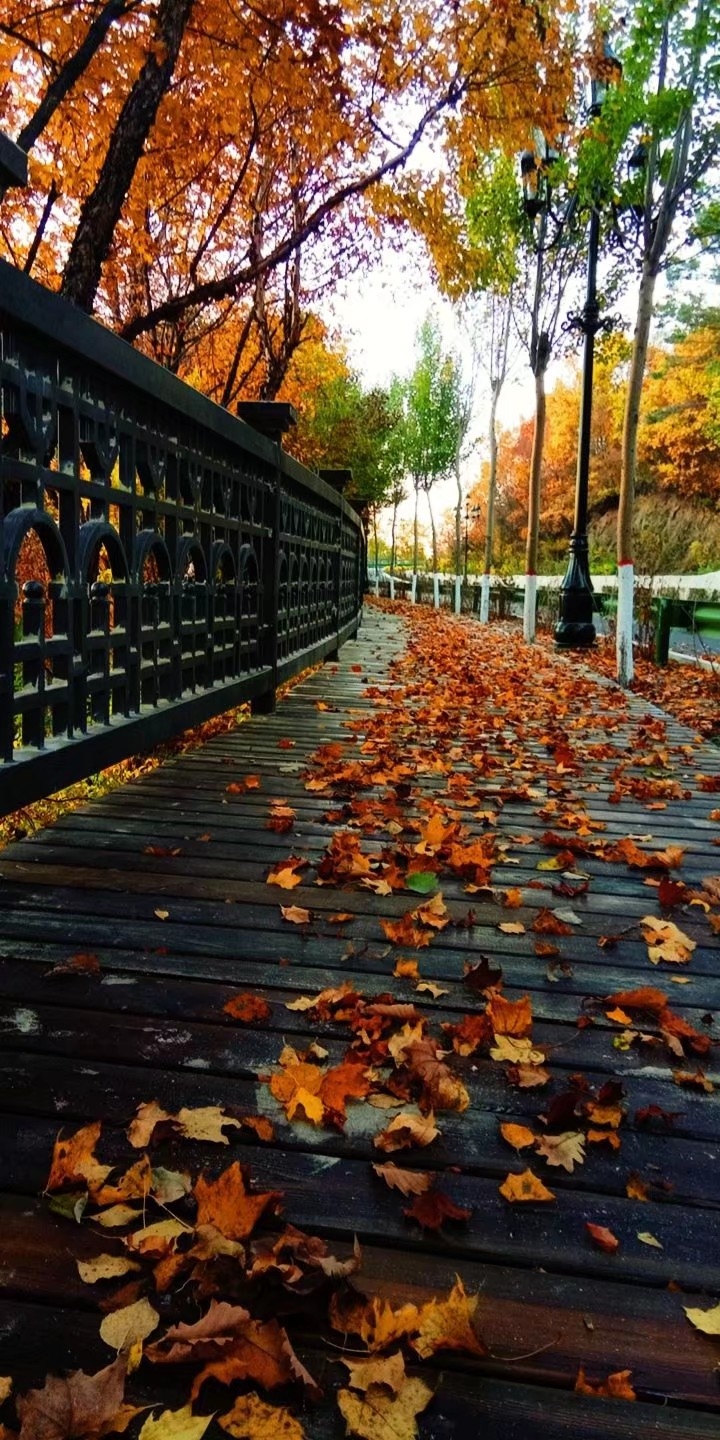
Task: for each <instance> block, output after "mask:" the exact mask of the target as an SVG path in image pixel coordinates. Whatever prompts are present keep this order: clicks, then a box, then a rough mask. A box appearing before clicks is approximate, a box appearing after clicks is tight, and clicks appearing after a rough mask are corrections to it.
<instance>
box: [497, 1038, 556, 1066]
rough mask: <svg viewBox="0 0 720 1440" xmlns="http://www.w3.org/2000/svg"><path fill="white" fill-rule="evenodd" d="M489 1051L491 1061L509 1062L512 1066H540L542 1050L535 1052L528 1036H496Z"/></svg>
mask: <svg viewBox="0 0 720 1440" xmlns="http://www.w3.org/2000/svg"><path fill="white" fill-rule="evenodd" d="M494 1039H495V1043H494V1045H493V1047H492V1049H491V1051H490V1054H491V1056H492V1059H493V1060H509V1061H510V1063H511V1064H513V1065H542V1063H543V1061H544V1059H545V1053H544V1051H543V1050H536V1049H535V1048H534V1046H533V1043H532V1040H531V1039H530V1038H529V1036H524V1037H521V1038H518V1037H516V1036H514V1035H496V1036H495V1037H494Z"/></svg>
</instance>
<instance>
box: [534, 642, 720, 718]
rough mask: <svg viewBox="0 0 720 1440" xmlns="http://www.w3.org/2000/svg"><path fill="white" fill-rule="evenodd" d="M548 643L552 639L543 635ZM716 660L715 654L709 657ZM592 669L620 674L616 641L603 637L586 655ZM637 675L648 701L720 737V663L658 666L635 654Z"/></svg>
mask: <svg viewBox="0 0 720 1440" xmlns="http://www.w3.org/2000/svg"><path fill="white" fill-rule="evenodd" d="M542 641H543V643H544V644H546V645H548V644H549V643H550V641H549V640H548V637H547V636H544V637H542ZM708 658H710V659H712V658H713V657H708ZM583 660H584V663H585V664H587V665H589V666H590V668H591V669H593V670H597V671H598V672H599V673H600V674H601V675H605V676H607V678H608V679H610V680H612V679H614V678H615V674H616V657H615V643H614V641H613V640H612V639H609V638H607V637H600V638H598V640H597V643H596V644H595V645H594V646H593V648H592V650H590V651H588V653H587V654H586V655H585V656H584V657H583ZM633 665H634V667H635V674H634V677H633V680H632V683H631V686H630V689H631V691H632V693H633V694H635V695H641V696H642V698H643V699H644V700H647V701H648V704H651V705H657V706H658V707H659V708H660V709H661V710H666V711H667V713H668V715H673V716H674V717H675V719H676V720H679V721H680V722H681V723H682V724H683V725H687V726H688V727H689V728H690V729H691V730H697V732H698V734H699V735H702V736H703V737H704V738H705V739H706V740H715V741H716V740H718V739H720V705H719V704H718V702H719V701H720V663H718V664H716V665H713V668H711V669H706V668H705V667H704V666H701V665H697V666H695V665H691V664H682V663H678V662H671V663H670V664H669V665H662V666H661V665H655V664H654V663H653V661H652V660H649V659H647V658H646V657H645V656H644V655H641V654H635V655H634V656H633Z"/></svg>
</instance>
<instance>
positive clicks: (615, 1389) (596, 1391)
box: [575, 1365, 637, 1400]
mask: <svg viewBox="0 0 720 1440" xmlns="http://www.w3.org/2000/svg"><path fill="white" fill-rule="evenodd" d="M631 1375H632V1370H616V1371H615V1372H614V1374H612V1375H608V1377H607V1380H597V1381H595V1380H586V1379H585V1371H584V1369H583V1367H582V1365H581V1366H580V1369H579V1370H578V1373H577V1379H576V1381H575V1389H576V1391H577V1392H578V1394H580V1395H602V1396H604V1397H605V1398H606V1399H608V1398H609V1399H612V1400H637V1395H636V1394H635V1391H634V1390H633V1387H632V1385H631V1384H630V1376H631Z"/></svg>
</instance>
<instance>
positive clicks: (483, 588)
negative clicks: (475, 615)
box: [480, 570, 490, 625]
mask: <svg viewBox="0 0 720 1440" xmlns="http://www.w3.org/2000/svg"><path fill="white" fill-rule="evenodd" d="M489 619H490V571H489V570H486V571H485V574H484V575H483V577H482V580H481V581H480V624H481V625H487V623H488V621H489Z"/></svg>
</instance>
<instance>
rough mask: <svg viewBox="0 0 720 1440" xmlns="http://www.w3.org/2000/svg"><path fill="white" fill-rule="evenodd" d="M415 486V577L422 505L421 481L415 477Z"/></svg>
mask: <svg viewBox="0 0 720 1440" xmlns="http://www.w3.org/2000/svg"><path fill="white" fill-rule="evenodd" d="M413 485H414V486H415V514H414V515H413V575H417V568H418V505H419V504H420V481H419V480H417V479H415V478H414V477H413Z"/></svg>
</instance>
